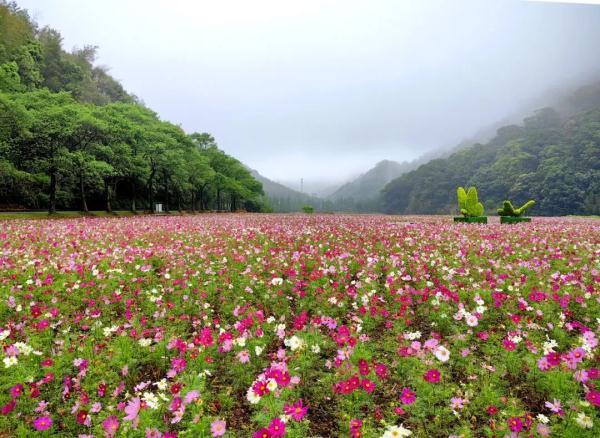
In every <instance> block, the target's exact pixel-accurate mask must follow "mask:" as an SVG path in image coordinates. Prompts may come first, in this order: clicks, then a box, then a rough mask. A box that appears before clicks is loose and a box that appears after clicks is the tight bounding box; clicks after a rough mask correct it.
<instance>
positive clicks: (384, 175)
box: [329, 160, 412, 201]
mask: <svg viewBox="0 0 600 438" xmlns="http://www.w3.org/2000/svg"><path fill="white" fill-rule="evenodd" d="M411 169H412V166H411V163H409V162H406V161H405V162H403V163H398V162H397V161H392V160H382V161H380V162H379V163H377V164H376V165H375V166H374V167H372V168H371V169H369V170H368V171H367V172H365V173H363V174H362V175H360V176H359V177H358V178H356V179H354V180H352V181H349V182H347V183H346V184H344V185H343V186H341V187H340V188H339V189H337V190H336V191H335V192H334V193H332V194H331V195H330V196H329V199H331V200H333V201H336V200H340V199H350V198H352V199H354V200H357V201H359V200H365V199H371V198H373V197H376V196H378V195H379V191H380V190H381V189H382V188H383V187H384V186H385V185H386V184H387V183H388V182H390V181H391V180H393V179H395V178H397V177H399V176H400V175H402V174H403V173H404V172H408V171H409V170H411Z"/></svg>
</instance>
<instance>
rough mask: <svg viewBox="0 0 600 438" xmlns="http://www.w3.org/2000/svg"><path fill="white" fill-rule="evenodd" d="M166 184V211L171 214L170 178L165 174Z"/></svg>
mask: <svg viewBox="0 0 600 438" xmlns="http://www.w3.org/2000/svg"><path fill="white" fill-rule="evenodd" d="M164 184H165V211H166V212H167V213H169V201H170V199H169V178H168V177H167V174H166V173H165V174H164Z"/></svg>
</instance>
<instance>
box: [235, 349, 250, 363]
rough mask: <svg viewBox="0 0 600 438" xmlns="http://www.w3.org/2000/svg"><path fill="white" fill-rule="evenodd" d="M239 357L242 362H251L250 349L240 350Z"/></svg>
mask: <svg viewBox="0 0 600 438" xmlns="http://www.w3.org/2000/svg"><path fill="white" fill-rule="evenodd" d="M237 357H238V360H239V361H240V362H241V363H248V362H250V353H248V350H243V351H240V352H239V353H238V355H237Z"/></svg>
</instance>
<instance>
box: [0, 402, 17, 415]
mask: <svg viewBox="0 0 600 438" xmlns="http://www.w3.org/2000/svg"><path fill="white" fill-rule="evenodd" d="M16 405H17V401H16V400H15V399H14V398H11V399H10V401H9V402H8V403H6V404H5V405H4V406H2V407H1V408H0V414H2V415H8V414H10V413H11V412H12V411H13V409H14V408H15V406H16Z"/></svg>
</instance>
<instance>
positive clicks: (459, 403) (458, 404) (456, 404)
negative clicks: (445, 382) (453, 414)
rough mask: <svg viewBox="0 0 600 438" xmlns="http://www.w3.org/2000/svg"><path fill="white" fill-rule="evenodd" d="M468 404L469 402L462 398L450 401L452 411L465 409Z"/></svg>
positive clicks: (454, 398)
mask: <svg viewBox="0 0 600 438" xmlns="http://www.w3.org/2000/svg"><path fill="white" fill-rule="evenodd" d="M466 403H467V400H465V399H464V398H461V397H452V398H451V399H450V407H451V408H452V409H463V408H464V407H465V404H466Z"/></svg>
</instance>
